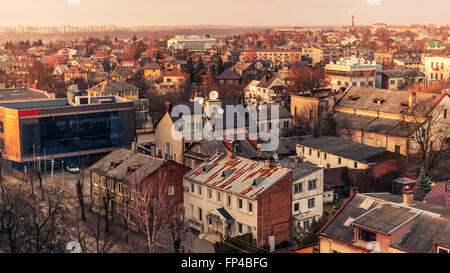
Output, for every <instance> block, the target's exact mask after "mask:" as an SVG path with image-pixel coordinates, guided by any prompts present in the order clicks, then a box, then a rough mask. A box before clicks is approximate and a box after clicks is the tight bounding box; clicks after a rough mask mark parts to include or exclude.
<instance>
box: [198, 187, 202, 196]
mask: <svg viewBox="0 0 450 273" xmlns="http://www.w3.org/2000/svg"><path fill="white" fill-rule="evenodd" d="M198 195H202V186H200V185H198Z"/></svg>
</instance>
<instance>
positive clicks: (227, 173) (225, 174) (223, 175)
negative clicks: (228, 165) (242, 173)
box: [222, 169, 234, 178]
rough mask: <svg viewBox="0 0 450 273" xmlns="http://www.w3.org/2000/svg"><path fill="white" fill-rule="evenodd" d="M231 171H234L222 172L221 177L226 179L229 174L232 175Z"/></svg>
mask: <svg viewBox="0 0 450 273" xmlns="http://www.w3.org/2000/svg"><path fill="white" fill-rule="evenodd" d="M233 171H234V169H232V170H225V171H223V173H222V177H225V178H226V177H228V176H230V174H232V173H233Z"/></svg>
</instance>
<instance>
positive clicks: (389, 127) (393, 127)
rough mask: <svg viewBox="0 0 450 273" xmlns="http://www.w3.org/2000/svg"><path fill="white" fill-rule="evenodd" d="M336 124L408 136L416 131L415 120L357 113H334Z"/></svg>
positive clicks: (354, 128)
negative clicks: (406, 120)
mask: <svg viewBox="0 0 450 273" xmlns="http://www.w3.org/2000/svg"><path fill="white" fill-rule="evenodd" d="M333 119H334V120H335V121H336V124H337V125H338V126H339V127H341V128H346V129H352V130H364V131H367V132H372V133H378V134H387V135H391V136H399V137H407V136H409V135H411V134H412V133H413V132H414V130H415V129H414V128H415V125H414V123H413V122H403V121H400V120H395V119H388V118H380V117H371V116H363V115H355V114H349V113H343V112H337V113H335V114H334V115H333Z"/></svg>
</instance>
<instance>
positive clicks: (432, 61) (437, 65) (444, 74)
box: [423, 56, 450, 83]
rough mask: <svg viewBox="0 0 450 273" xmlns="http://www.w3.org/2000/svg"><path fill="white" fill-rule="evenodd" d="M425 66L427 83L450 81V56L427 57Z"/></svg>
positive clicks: (424, 61)
mask: <svg viewBox="0 0 450 273" xmlns="http://www.w3.org/2000/svg"><path fill="white" fill-rule="evenodd" d="M423 64H424V73H425V75H426V76H427V83H433V82H438V81H447V80H449V79H450V56H445V57H444V56H436V57H425V58H424V60H423Z"/></svg>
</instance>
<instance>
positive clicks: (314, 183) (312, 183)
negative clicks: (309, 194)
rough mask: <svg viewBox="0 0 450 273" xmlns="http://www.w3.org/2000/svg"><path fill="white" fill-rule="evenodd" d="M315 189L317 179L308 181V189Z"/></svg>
mask: <svg viewBox="0 0 450 273" xmlns="http://www.w3.org/2000/svg"><path fill="white" fill-rule="evenodd" d="M315 189H317V179H313V180H310V181H308V191H312V190H315Z"/></svg>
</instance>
